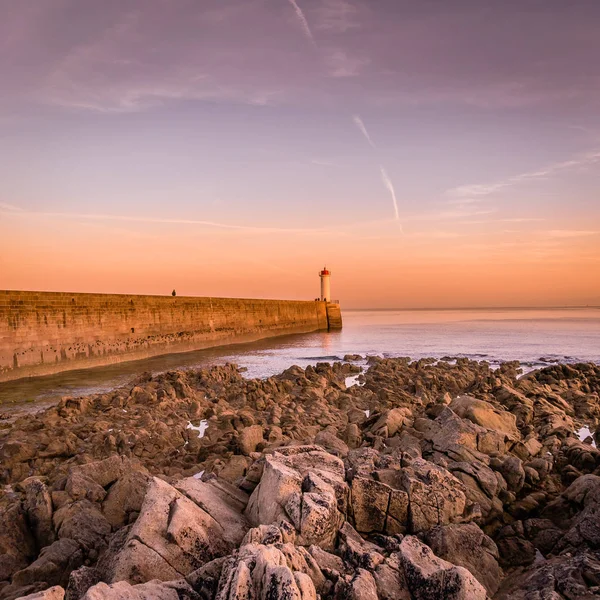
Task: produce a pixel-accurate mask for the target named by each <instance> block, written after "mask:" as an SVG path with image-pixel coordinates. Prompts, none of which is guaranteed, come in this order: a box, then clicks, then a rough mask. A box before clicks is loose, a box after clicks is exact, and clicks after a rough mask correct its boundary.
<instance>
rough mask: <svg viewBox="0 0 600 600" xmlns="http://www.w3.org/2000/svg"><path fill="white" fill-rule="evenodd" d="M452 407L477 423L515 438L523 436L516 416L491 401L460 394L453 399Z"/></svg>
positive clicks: (460, 415) (458, 413) (459, 413)
mask: <svg viewBox="0 0 600 600" xmlns="http://www.w3.org/2000/svg"><path fill="white" fill-rule="evenodd" d="M450 408H451V409H452V410H453V411H454V412H455V413H456V414H457V415H458V416H459V417H463V418H465V419H469V421H472V422H473V423H475V424H476V425H480V426H481V427H485V428H486V429H491V430H492V431H501V432H502V433H505V434H506V435H508V436H510V437H512V438H515V439H518V438H520V437H521V436H520V434H519V429H518V428H517V419H516V417H515V416H514V415H513V414H512V413H509V412H507V411H505V410H498V409H497V408H495V407H494V406H493V405H492V404H490V403H489V402H484V401H483V400H477V398H473V397H471V396H459V397H458V398H455V399H454V400H452V402H451V403H450Z"/></svg>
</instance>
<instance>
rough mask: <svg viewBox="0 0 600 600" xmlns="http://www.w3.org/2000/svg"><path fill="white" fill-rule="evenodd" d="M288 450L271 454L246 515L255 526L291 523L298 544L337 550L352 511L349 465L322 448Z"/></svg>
mask: <svg viewBox="0 0 600 600" xmlns="http://www.w3.org/2000/svg"><path fill="white" fill-rule="evenodd" d="M284 452H286V453H287V454H281V453H279V452H276V453H275V454H273V455H272V456H266V458H265V466H264V471H263V475H262V478H261V480H260V484H259V485H258V486H257V488H256V489H255V490H254V492H253V493H252V496H251V497H250V500H249V502H248V507H247V509H246V513H245V514H246V516H247V517H248V519H249V520H250V522H251V524H252V525H253V526H255V527H256V526H258V525H261V524H264V525H270V524H279V523H281V522H286V521H287V522H290V523H292V524H293V525H294V527H295V529H296V531H297V532H298V540H297V543H298V544H301V545H311V544H316V545H319V546H322V547H323V548H331V547H332V546H333V544H334V541H335V538H336V536H337V531H338V529H339V527H340V525H341V524H342V522H343V520H344V514H345V510H346V503H347V497H348V486H347V484H346V483H345V481H344V476H345V470H344V465H343V463H342V461H341V460H340V459H338V458H336V457H334V456H332V455H331V454H328V453H326V452H324V451H323V450H322V449H320V448H319V447H318V446H301V447H293V446H292V447H289V448H288V449H286V450H284ZM340 508H341V509H342V510H341V511H340V510H339V509H340Z"/></svg>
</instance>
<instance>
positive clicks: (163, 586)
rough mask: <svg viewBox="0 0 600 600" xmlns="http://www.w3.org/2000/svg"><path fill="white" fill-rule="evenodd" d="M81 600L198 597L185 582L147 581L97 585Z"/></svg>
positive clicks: (190, 599)
mask: <svg viewBox="0 0 600 600" xmlns="http://www.w3.org/2000/svg"><path fill="white" fill-rule="evenodd" d="M83 600H200V596H198V594H196V592H194V590H193V589H192V588H191V587H190V586H189V585H188V584H187V583H186V582H185V581H168V582H165V583H163V582H161V581H158V580H156V581H149V582H147V583H142V584H140V585H131V584H129V583H127V582H126V581H118V582H116V583H112V584H110V585H107V584H106V583H98V584H97V585H95V586H94V587H92V588H90V589H89V590H88V591H87V593H86V594H85V596H84V597H83Z"/></svg>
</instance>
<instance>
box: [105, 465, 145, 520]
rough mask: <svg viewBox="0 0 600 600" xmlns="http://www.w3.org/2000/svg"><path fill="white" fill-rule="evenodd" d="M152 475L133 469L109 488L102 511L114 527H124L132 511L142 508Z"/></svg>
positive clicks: (137, 511)
mask: <svg viewBox="0 0 600 600" xmlns="http://www.w3.org/2000/svg"><path fill="white" fill-rule="evenodd" d="M149 480H150V475H149V474H147V473H145V472H144V471H141V470H140V471H137V470H136V471H131V472H129V473H126V474H125V475H123V476H122V477H120V478H119V479H118V480H117V481H116V482H115V483H114V484H113V485H112V486H111V487H110V489H109V490H108V494H107V495H106V497H105V499H104V502H103V503H102V513H103V514H104V516H105V518H106V520H107V521H108V522H109V523H110V524H111V525H112V526H113V527H122V526H123V525H126V524H127V522H128V521H129V516H130V515H131V514H132V513H139V512H140V510H141V509H142V504H143V502H144V497H145V495H146V489H147V487H148V482H149Z"/></svg>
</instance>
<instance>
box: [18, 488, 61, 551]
mask: <svg viewBox="0 0 600 600" xmlns="http://www.w3.org/2000/svg"><path fill="white" fill-rule="evenodd" d="M19 486H20V487H21V489H23V490H24V492H25V502H24V508H25V511H26V512H27V519H28V521H29V526H30V528H31V530H32V533H33V536H34V538H35V541H36V546H37V548H38V549H41V548H44V547H45V546H48V545H50V544H51V543H52V542H53V541H54V540H55V538H56V536H55V535H54V529H53V526H52V498H51V496H50V492H49V491H48V488H47V487H46V484H45V483H44V482H43V481H42V480H41V479H39V478H38V477H28V478H27V479H25V480H24V481H22V482H21V483H20V484H19Z"/></svg>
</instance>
